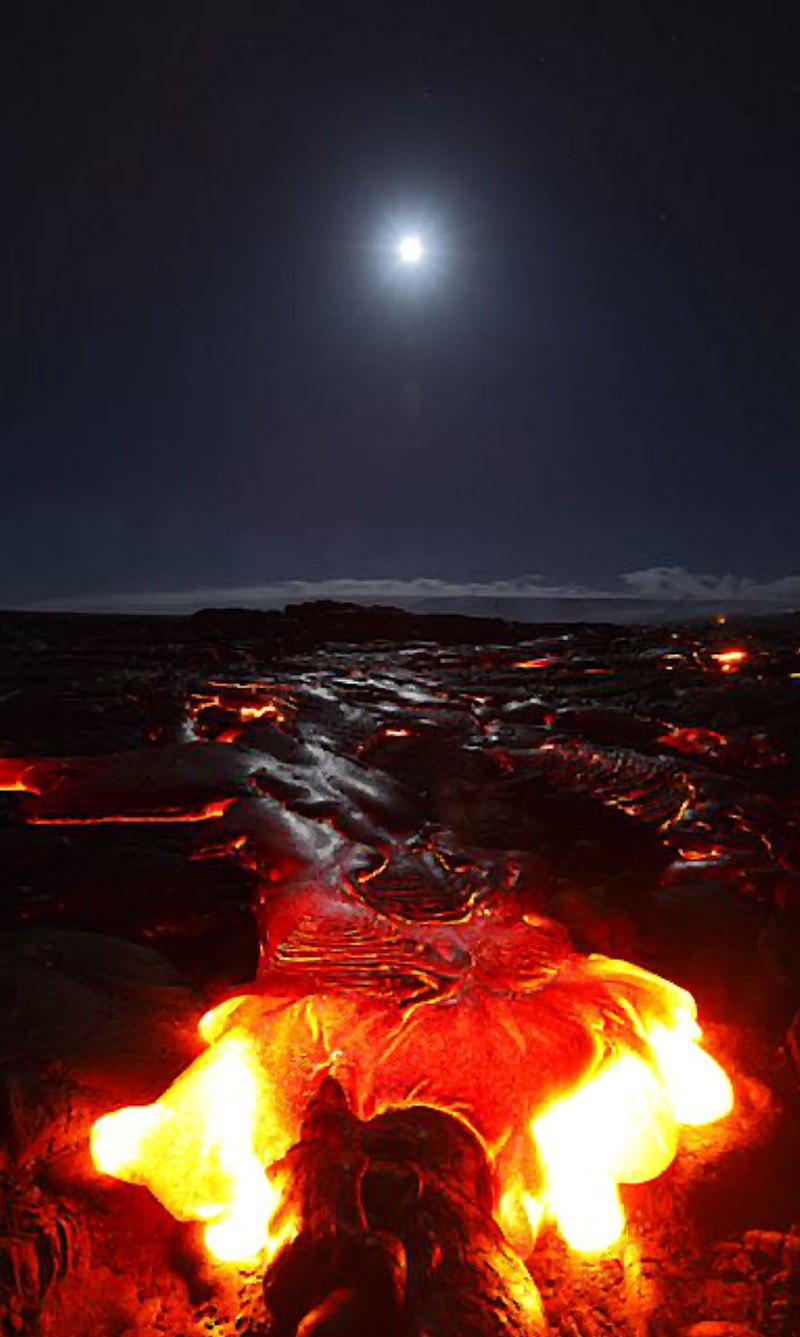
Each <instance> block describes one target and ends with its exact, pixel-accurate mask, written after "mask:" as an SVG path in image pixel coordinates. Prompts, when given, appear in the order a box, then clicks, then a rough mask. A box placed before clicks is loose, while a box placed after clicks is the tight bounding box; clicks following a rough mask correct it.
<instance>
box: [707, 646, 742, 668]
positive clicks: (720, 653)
mask: <svg viewBox="0 0 800 1337" xmlns="http://www.w3.org/2000/svg"><path fill="white" fill-rule="evenodd" d="M711 658H712V659H713V660H714V662H715V663H716V664H718V665H719V667H720V668H721V670H722V672H723V673H735V672H737V670H738V669H740V668H741V667H742V665H743V664H744V663H745V661H746V660H747V658H748V654H747V651H746V650H742V649H731V650H717V651H716V652H715V653H714V654H712V656H711Z"/></svg>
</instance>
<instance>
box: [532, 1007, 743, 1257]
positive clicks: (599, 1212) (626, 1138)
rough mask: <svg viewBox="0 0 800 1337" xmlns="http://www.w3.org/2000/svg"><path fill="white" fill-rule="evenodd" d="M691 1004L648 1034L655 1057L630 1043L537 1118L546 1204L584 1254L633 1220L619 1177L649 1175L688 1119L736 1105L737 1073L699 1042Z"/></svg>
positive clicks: (719, 1114)
mask: <svg viewBox="0 0 800 1337" xmlns="http://www.w3.org/2000/svg"><path fill="white" fill-rule="evenodd" d="M699 1037H700V1028H699V1027H698V1025H697V1023H696V1022H695V1020H694V1018H693V1016H692V1015H691V1013H689V1012H686V1013H685V1014H681V1015H680V1016H679V1017H678V1019H677V1020H676V1024H675V1025H674V1026H673V1027H672V1028H668V1027H666V1026H664V1025H661V1024H660V1023H656V1024H654V1025H653V1026H652V1028H651V1029H650V1030H649V1031H648V1033H647V1040H648V1043H649V1045H650V1049H651V1053H652V1057H653V1060H654V1061H653V1063H652V1065H651V1064H650V1063H649V1062H647V1061H646V1060H645V1058H640V1057H638V1056H637V1055H635V1054H633V1053H631V1052H628V1053H623V1054H621V1055H620V1056H619V1057H617V1058H614V1059H612V1061H611V1062H609V1063H608V1064H606V1065H604V1066H603V1067H602V1068H601V1069H600V1071H599V1072H598V1073H597V1074H596V1075H595V1076H593V1077H592V1078H590V1079H589V1081H587V1082H586V1083H585V1084H584V1085H583V1086H581V1087H579V1088H578V1090H577V1091H574V1092H572V1093H571V1094H570V1095H568V1096H566V1097H565V1099H563V1100H561V1101H558V1102H557V1103H555V1104H553V1105H551V1106H550V1107H549V1108H548V1109H547V1110H546V1111H545V1112H544V1114H541V1115H539V1117H538V1118H536V1119H534V1120H533V1122H532V1124H531V1133H532V1136H533V1139H534V1141H535V1143H536V1145H537V1148H538V1151H539V1155H540V1158H541V1163H542V1167H543V1172H544V1179H545V1200H546V1210H547V1212H548V1214H549V1215H550V1216H552V1217H553V1218H554V1219H555V1221H556V1223H557V1225H558V1228H559V1230H560V1232H561V1234H562V1235H563V1236H564V1238H565V1240H566V1241H567V1243H568V1244H569V1245H570V1246H571V1247H572V1248H573V1249H577V1250H578V1251H579V1252H581V1253H597V1252H599V1251H601V1250H603V1249H607V1248H610V1247H611V1245H613V1244H615V1243H616V1241H617V1240H618V1239H619V1237H620V1235H621V1234H622V1232H623V1230H624V1227H625V1214H624V1211H623V1207H622V1203H621V1202H620V1198H619V1192H618V1188H617V1186H618V1185H619V1184H641V1183H645V1182H647V1181H648V1180H650V1179H655V1178H656V1177H657V1176H658V1175H660V1174H663V1172H664V1170H666V1168H667V1166H668V1165H669V1164H670V1163H671V1162H672V1160H673V1158H674V1156H675V1153H676V1150H677V1141H678V1132H677V1130H678V1125H679V1124H691V1125H699V1124H706V1123H714V1122H715V1121H716V1120H718V1119H721V1118H724V1116H725V1115H726V1114H728V1113H729V1112H730V1110H731V1108H732V1106H733V1088H732V1087H731V1083H730V1081H729V1079H728V1077H727V1074H726V1073H725V1072H724V1071H723V1069H722V1068H721V1067H720V1066H719V1064H718V1063H717V1062H716V1061H715V1060H714V1059H713V1058H711V1056H710V1055H709V1054H707V1053H705V1051H704V1050H702V1049H701V1048H700V1047H699V1045H698V1043H697V1041H698V1039H699Z"/></svg>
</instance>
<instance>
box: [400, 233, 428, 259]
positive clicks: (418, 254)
mask: <svg viewBox="0 0 800 1337" xmlns="http://www.w3.org/2000/svg"><path fill="white" fill-rule="evenodd" d="M397 254H398V255H399V256H400V259H401V260H402V262H403V264H404V265H418V264H419V262H420V260H421V259H422V257H423V255H424V254H425V251H424V248H423V245H422V242H421V241H420V239H419V237H416V236H408V237H403V238H402V240H401V242H400V245H399V246H398V248H397Z"/></svg>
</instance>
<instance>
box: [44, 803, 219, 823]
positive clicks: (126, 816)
mask: <svg viewBox="0 0 800 1337" xmlns="http://www.w3.org/2000/svg"><path fill="white" fill-rule="evenodd" d="M235 802H236V800H235V799H232V798H224V799H216V800H215V801H214V802H213V803H206V804H205V805H204V807H202V808H191V809H188V810H187V809H185V808H184V809H181V808H174V809H169V810H164V811H163V812H146V813H117V812H108V813H103V814H102V815H101V816H99V817H47V816H39V815H38V814H37V813H31V814H29V816H28V817H27V818H26V820H27V822H28V825H29V826H102V825H106V824H108V823H117V822H126V823H135V824H136V825H137V826H138V825H140V824H141V823H147V822H160V823H162V824H163V823H167V822H170V823H174V822H210V821H213V820H214V818H216V817H222V816H223V814H224V813H225V812H226V811H227V810H228V808H229V807H230V806H231V804H232V803H235Z"/></svg>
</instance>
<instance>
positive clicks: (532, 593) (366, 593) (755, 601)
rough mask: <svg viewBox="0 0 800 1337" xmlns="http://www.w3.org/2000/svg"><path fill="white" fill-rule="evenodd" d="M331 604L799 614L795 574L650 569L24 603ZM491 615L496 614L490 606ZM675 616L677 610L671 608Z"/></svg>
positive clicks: (174, 607)
mask: <svg viewBox="0 0 800 1337" xmlns="http://www.w3.org/2000/svg"><path fill="white" fill-rule="evenodd" d="M317 599H332V600H340V601H345V602H353V603H378V604H398V605H400V606H402V607H407V606H411V607H419V606H420V605H423V604H424V605H431V604H436V603H437V602H441V603H442V604H443V605H448V606H451V607H452V606H453V605H454V604H456V603H458V602H460V601H467V602H468V603H469V604H470V606H473V605H474V604H475V603H476V602H478V601H485V602H486V604H487V605H501V606H502V604H503V603H505V602H508V603H512V602H513V603H514V604H520V603H531V604H535V602H536V601H541V602H542V603H545V602H548V601H549V602H561V601H565V602H566V601H573V602H574V603H576V604H578V603H580V604H581V605H584V604H587V603H588V604H591V603H592V602H597V603H605V604H612V603H614V604H618V605H623V606H624V605H626V604H629V605H631V606H632V607H631V611H633V606H634V605H636V604H656V605H684V606H687V607H685V608H684V611H688V610H689V609H691V608H693V607H696V608H697V609H705V608H708V607H711V606H715V607H719V608H720V609H724V608H726V607H730V606H747V607H751V606H752V607H756V608H757V607H761V606H763V607H764V608H765V610H766V609H773V610H789V609H793V608H800V575H797V576H781V577H779V578H778V579H775V580H768V581H757V580H753V579H750V578H749V577H746V576H731V575H723V576H715V575H704V574H698V573H695V572H692V571H689V570H687V569H686V568H685V567H682V566H653V567H648V568H646V569H644V570H641V571H628V572H625V573H624V574H623V575H621V576H620V577H619V581H618V583H617V584H616V585H615V586H611V587H605V588H604V587H598V588H593V587H591V586H587V585H558V584H548V583H546V581H545V580H544V578H543V577H541V576H538V575H528V576H520V577H518V578H516V579H512V580H492V581H449V580H440V579H436V578H428V577H422V576H420V577H417V578H415V579H413V580H398V579H392V578H388V577H387V578H376V579H363V578H355V577H353V578H348V577H342V578H339V579H329V580H284V581H274V582H269V583H264V584H260V585H244V586H238V587H232V588H228V589H219V588H214V587H212V586H200V587H197V588H195V589H188V590H157V591H148V592H144V593H119V594H102V595H99V594H97V595H81V596H77V597H75V598H58V599H40V600H37V601H35V602H29V603H26V604H24V605H18V606H19V607H23V608H25V609H27V610H31V611H39V612H67V611H69V612H97V613H101V612H102V613H114V612H116V613H190V612H194V611H195V610H197V609H198V608H208V607H217V608H219V607H237V608H253V609H257V608H282V607H284V606H285V605H286V604H291V603H305V602H309V601H311V600H317ZM492 611H493V612H495V611H496V609H495V608H494V607H493V608H492ZM675 611H676V612H677V608H676V610H675Z"/></svg>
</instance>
